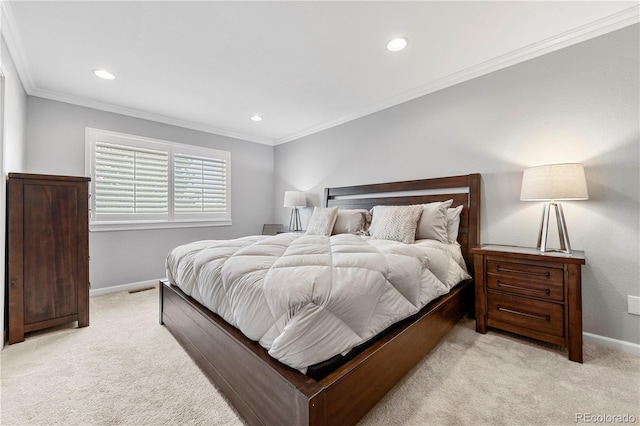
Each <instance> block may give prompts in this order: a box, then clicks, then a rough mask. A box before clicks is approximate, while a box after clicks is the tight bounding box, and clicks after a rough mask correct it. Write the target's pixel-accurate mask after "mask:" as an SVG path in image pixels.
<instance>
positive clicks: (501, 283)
mask: <svg viewBox="0 0 640 426" xmlns="http://www.w3.org/2000/svg"><path fill="white" fill-rule="evenodd" d="M496 284H497V285H498V287H506V288H515V289H517V290H525V291H529V292H532V293H544V294H546V295H547V296H548V295H550V294H551V290H550V289H546V290H538V289H537V288H526V287H520V286H517V285H511V284H505V283H503V282H501V281H500V280H498V281H497V282H496Z"/></svg>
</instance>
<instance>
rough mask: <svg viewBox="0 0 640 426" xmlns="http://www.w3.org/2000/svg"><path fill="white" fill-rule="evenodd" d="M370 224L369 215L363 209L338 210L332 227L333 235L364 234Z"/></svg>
mask: <svg viewBox="0 0 640 426" xmlns="http://www.w3.org/2000/svg"><path fill="white" fill-rule="evenodd" d="M369 223H371V215H370V214H369V211H368V210H365V209H352V210H350V209H338V216H337V218H336V223H335V224H334V225H333V232H331V235H335V234H357V233H358V232H364V231H366V230H367V227H368V226H369Z"/></svg>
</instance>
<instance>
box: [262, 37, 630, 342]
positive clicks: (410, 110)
mask: <svg viewBox="0 0 640 426" xmlns="http://www.w3.org/2000/svg"><path fill="white" fill-rule="evenodd" d="M638 34H639V27H638V25H634V26H632V27H628V28H625V29H623V30H619V31H616V32H614V33H611V34H608V35H605V36H601V37H598V38H595V39H592V40H590V41H587V42H584V43H581V44H578V45H575V46H572V47H568V48H566V49H562V50H559V51H557V52H554V53H550V54H547V55H544V56H542V57H539V58H536V59H533V60H529V61H527V62H524V63H521V64H518V65H515V66H512V67H509V68H507V69H504V70H501V71H498V72H494V73H491V74H489V75H486V76H483V77H479V78H476V79H474V80H470V81H468V82H465V83H462V84H459V85H456V86H453V87H450V88H447V89H445V90H442V91H439V92H436V93H433V94H430V95H427V96H424V97H421V98H418V99H416V100H413V101H411V102H407V103H404V104H401V105H399V106H396V107H393V108H390V109H387V110H384V111H381V112H379V113H376V114H373V115H370V116H367V117H363V118H361V119H359V120H356V121H353V122H350V123H346V124H344V125H341V126H339V127H335V128H332V129H329V130H326V131H324V132H321V133H317V134H315V135H311V136H308V137H305V138H302V139H300V140H297V141H294V142H290V143H287V144H283V145H279V146H277V147H276V148H275V170H276V184H275V204H276V217H277V220H278V221H281V222H283V223H287V221H288V215H289V210H288V209H284V208H282V207H280V206H282V201H283V194H284V191H285V190H290V189H299V190H304V191H308V192H309V195H308V198H309V201H310V204H314V205H320V202H321V198H322V191H323V188H324V187H329V186H345V185H357V184H366V183H376V182H387V181H396V180H407V179H420V178H427V177H437V176H447V175H456V174H466V173H471V172H479V173H481V174H482V179H483V184H482V197H483V200H482V203H483V204H482V215H483V216H482V237H481V238H482V242H483V243H502V244H515V245H524V246H535V243H536V238H537V231H538V227H539V220H540V209H541V208H542V203H532V202H521V201H519V196H520V185H521V182H522V171H523V169H525V168H526V167H530V166H534V165H540V164H550V163H561V162H581V163H583V164H584V165H585V169H586V175H587V185H588V188H589V196H590V199H589V201H582V202H565V203H564V204H563V205H564V207H565V215H566V219H567V223H568V228H569V234H570V236H571V242H572V245H573V247H574V249H578V250H585V252H586V256H587V265H586V266H585V267H584V269H583V317H584V330H585V331H586V332H590V333H594V334H598V335H603V336H607V337H610V338H614V339H620V340H625V341H628V342H634V343H640V317H639V316H634V315H630V314H628V313H626V308H627V306H626V304H627V295H636V296H638V295H640V288H639V287H640V268H639V245H640V243H639V234H640V226H639V225H640V223H639V218H640V210H639V199H640V189H639V188H640V185H639V180H640V174H639V163H640V150H639V144H640V143H639V134H638V133H639V126H640V124H639V118H638V117H639V114H640V111H639V94H638V93H639V87H638V81H639V67H640V63H639V59H638V55H639V54H638V52H639V43H638ZM310 212H311V209H310V208H307V209H304V211H303V214H302V216H303V220H302V221H303V227H304V226H305V225H306V224H307V223H308V219H309V215H310ZM556 241H557V238H556Z"/></svg>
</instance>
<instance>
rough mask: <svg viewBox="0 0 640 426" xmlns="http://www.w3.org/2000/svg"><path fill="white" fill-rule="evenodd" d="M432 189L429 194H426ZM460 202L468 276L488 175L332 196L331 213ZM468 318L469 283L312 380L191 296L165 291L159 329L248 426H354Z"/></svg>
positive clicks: (165, 284)
mask: <svg viewBox="0 0 640 426" xmlns="http://www.w3.org/2000/svg"><path fill="white" fill-rule="evenodd" d="M424 191H428V192H429V193H425V192H424ZM448 199H453V200H454V201H453V206H459V205H461V206H463V209H462V214H461V216H460V228H459V234H458V242H459V243H460V246H461V250H462V253H463V256H464V259H465V261H466V265H467V269H468V270H469V273H470V274H471V275H473V270H472V268H473V262H472V257H471V254H470V249H471V248H473V247H475V246H477V245H478V243H479V223H480V175H478V174H470V175H463V176H452V177H443V178H435V179H424V180H414V181H404V182H394V183H384V184H374V185H361V186H351V187H340V188H327V189H325V194H324V201H323V205H324V206H325V207H336V206H337V207H340V208H365V209H369V208H371V207H373V206H375V205H412V204H422V203H428V202H433V201H445V200H448ZM467 312H469V313H470V314H471V315H473V282H472V280H470V279H469V280H465V281H462V282H461V283H459V284H458V285H456V286H455V287H453V288H452V289H451V291H450V292H449V293H447V294H445V295H443V296H440V297H439V298H437V299H435V300H433V301H431V302H430V303H429V304H428V305H426V306H425V307H424V308H423V309H421V310H420V311H419V312H418V313H417V314H415V315H412V316H411V317H409V318H407V319H405V320H403V321H401V322H399V323H397V324H395V325H393V326H391V327H389V328H387V329H386V330H385V331H384V332H382V333H381V334H380V335H379V336H378V337H376V338H375V339H372V340H371V341H369V342H368V344H367V345H366V347H364V348H362V349H361V350H360V351H359V353H357V354H356V355H355V356H353V357H352V358H351V359H348V360H347V361H345V362H344V363H343V364H342V365H341V366H339V367H338V368H337V369H335V370H334V371H332V372H330V373H329V374H328V375H326V376H325V377H323V378H320V379H318V380H314V379H312V378H310V377H309V376H307V375H305V374H303V373H301V372H300V371H298V370H296V369H294V368H291V367H289V366H287V365H285V364H282V363H280V362H279V361H277V360H276V359H274V358H272V357H271V356H269V354H268V352H267V350H266V349H264V348H263V347H262V346H260V345H259V344H258V343H257V342H255V341H252V340H249V339H248V338H247V337H245V336H244V334H242V333H241V332H240V331H239V330H238V329H236V328H234V327H233V326H231V325H229V324H228V323H227V322H225V321H224V320H223V319H222V318H221V317H219V316H218V315H216V314H214V313H212V312H211V311H209V310H208V309H207V308H205V307H204V306H203V305H202V304H200V303H199V302H197V301H196V300H194V299H192V298H191V297H190V296H188V295H186V294H185V293H184V292H183V291H182V290H180V288H178V287H177V286H175V285H173V284H172V283H171V282H169V281H168V280H164V281H161V285H160V323H161V324H164V325H165V326H166V327H167V328H168V330H169V331H170V332H171V333H172V334H173V335H174V337H175V338H176V339H177V340H178V341H179V342H180V343H181V345H182V346H183V347H184V348H185V350H186V351H187V352H188V353H189V354H190V356H191V357H192V358H193V359H194V360H195V361H196V363H197V364H198V365H199V366H200V368H201V369H202V370H203V371H204V372H205V374H207V375H208V376H209V378H210V379H211V380H212V381H213V383H214V384H215V385H216V386H217V387H218V389H219V390H220V391H221V393H222V394H224V395H225V396H226V398H227V400H228V401H229V402H230V403H231V404H232V405H233V406H234V407H235V408H236V410H237V411H238V413H239V414H240V415H241V416H242V417H243V418H244V420H245V421H246V422H247V423H248V424H265V425H285V424H292V425H331V424H344V425H349V424H355V423H357V422H358V420H359V419H360V418H362V416H364V415H365V414H366V413H367V412H368V411H369V410H370V409H371V408H372V407H373V406H374V405H375V404H376V403H377V402H378V401H379V400H380V399H381V398H382V397H383V396H384V395H385V394H386V393H387V392H388V391H389V390H390V389H391V388H392V387H393V386H394V385H395V383H397V382H398V381H399V380H400V379H401V378H402V377H403V376H404V375H405V374H406V373H407V372H408V371H409V370H410V369H411V368H413V367H414V366H415V365H416V364H417V363H418V362H419V361H420V360H421V359H422V358H423V357H424V356H425V355H426V354H427V353H428V352H429V351H430V350H431V349H432V348H433V347H434V346H436V345H437V343H438V342H439V341H440V339H441V338H442V337H443V336H444V335H445V334H446V333H447V332H448V331H449V330H450V329H451V328H452V327H453V326H454V325H455V324H456V323H457V322H458V321H459V319H460V318H461V317H462V316H463V315H464V314H465V313H467Z"/></svg>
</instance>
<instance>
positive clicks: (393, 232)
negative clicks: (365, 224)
mask: <svg viewBox="0 0 640 426" xmlns="http://www.w3.org/2000/svg"><path fill="white" fill-rule="evenodd" d="M422 210H423V208H422V206H375V207H374V208H373V219H372V221H371V227H370V228H369V235H371V237H372V238H375V239H378V240H393V241H400V242H401V243H406V244H412V243H413V242H414V241H415V238H416V227H417V226H418V219H420V215H421V214H422Z"/></svg>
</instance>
